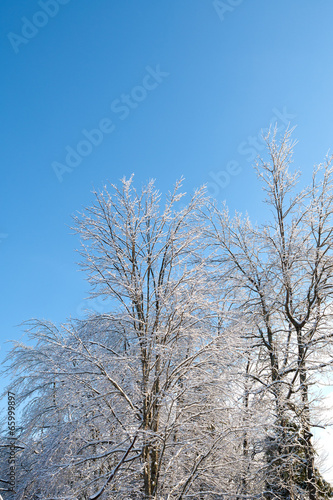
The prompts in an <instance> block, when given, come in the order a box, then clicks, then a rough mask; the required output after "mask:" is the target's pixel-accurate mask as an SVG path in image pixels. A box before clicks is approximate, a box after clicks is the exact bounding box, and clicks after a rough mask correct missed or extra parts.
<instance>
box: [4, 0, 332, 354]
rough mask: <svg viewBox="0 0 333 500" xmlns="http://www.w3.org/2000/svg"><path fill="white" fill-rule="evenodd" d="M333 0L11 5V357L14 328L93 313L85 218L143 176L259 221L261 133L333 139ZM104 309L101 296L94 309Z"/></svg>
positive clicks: (7, 33)
mask: <svg viewBox="0 0 333 500" xmlns="http://www.w3.org/2000/svg"><path fill="white" fill-rule="evenodd" d="M332 19H333V3H332V2H331V1H330V0H326V1H325V0H316V1H313V0H293V1H292V2H291V1H290V0H279V1H277V2H272V1H270V2H269V1H267V0H225V1H223V0H218V1H215V2H214V1H213V0H168V1H167V2H161V1H159V2H156V1H153V0H140V1H138V0H122V1H114V0H113V1H112V0H94V1H91V0H90V1H89V0H39V1H38V0H15V1H13V0H1V3H0V30H1V39H0V40H1V41H0V44H1V60H2V68H3V69H2V77H1V81H0V85H1V92H0V101H1V113H2V114H1V117H2V120H1V124H0V127H1V130H0V137H1V142H2V147H1V156H2V161H1V182H0V193H1V194H0V200H1V211H0V215H1V218H0V254H1V259H0V265H1V279H2V299H1V330H0V341H1V351H0V360H1V359H3V357H4V355H5V353H6V351H7V350H8V344H6V343H5V341H6V340H8V339H13V338H15V339H18V338H20V337H21V335H22V328H20V327H17V326H15V325H18V324H20V323H21V322H22V321H24V320H26V319H29V318H32V317H38V318H47V319H50V320H54V321H62V320H64V319H65V318H66V317H68V316H69V315H72V316H78V315H82V310H83V308H84V302H83V299H84V298H85V297H86V296H87V294H88V284H87V282H86V281H85V280H84V276H83V274H82V273H81V272H79V271H78V267H77V265H76V262H77V261H78V255H77V254H76V253H75V251H74V249H75V248H78V247H79V243H78V239H77V237H76V236H74V235H73V234H72V233H71V231H70V229H69V226H70V225H71V214H73V213H74V212H75V211H76V210H80V209H81V207H82V206H87V205H89V204H90V203H91V202H92V199H93V197H92V194H91V190H92V188H93V187H95V188H101V187H102V186H103V184H104V183H105V181H107V180H109V181H111V182H113V183H116V182H117V181H118V180H119V179H120V178H121V177H123V176H124V175H126V176H129V175H130V174H131V173H132V172H134V173H135V179H136V182H137V183H138V184H141V183H142V182H144V181H146V180H147V179H149V178H151V177H153V178H156V180H157V186H158V187H159V188H160V189H161V191H166V190H168V189H170V188H171V187H172V185H173V183H174V182H175V180H176V179H178V178H179V177H180V176H181V175H184V176H185V178H186V182H185V189H186V190H187V191H191V190H192V189H193V188H194V187H197V186H199V185H201V184H203V183H208V187H209V191H210V193H211V194H212V195H213V196H215V197H216V198H217V199H219V200H223V199H226V200H227V202H228V204H229V205H230V207H231V208H232V209H235V208H238V209H239V210H241V211H246V210H248V211H249V213H250V215H253V217H260V215H261V213H262V208H261V207H260V205H259V201H260V199H261V192H260V188H259V187H258V182H257V180H256V176H255V174H254V172H253V169H252V166H251V161H252V159H253V157H254V156H255V155H256V153H257V152H258V151H260V149H261V148H262V144H261V143H260V141H258V135H260V131H261V129H264V128H266V127H268V126H269V124H270V123H271V124H277V126H278V127H279V128H280V130H283V129H284V128H285V127H286V125H287V123H288V122H290V123H291V125H297V129H296V131H295V133H294V136H295V138H297V139H298V140H299V144H298V146H297V147H296V155H295V165H296V166H297V167H299V168H301V170H302V171H303V173H304V177H305V179H307V178H309V176H310V173H311V169H312V165H313V163H315V162H320V161H321V160H322V159H323V157H324V156H325V154H326V153H327V151H328V150H329V148H332V147H333V118H332V117H333V99H332V92H333V90H332V89H333V70H332V60H333V59H332V52H333V33H332ZM93 307H94V308H95V309H96V310H103V307H104V306H103V304H101V303H98V301H97V302H95V304H94V305H93Z"/></svg>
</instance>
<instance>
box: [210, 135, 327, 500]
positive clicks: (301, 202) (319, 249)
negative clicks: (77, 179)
mask: <svg viewBox="0 0 333 500" xmlns="http://www.w3.org/2000/svg"><path fill="white" fill-rule="evenodd" d="M290 134H291V132H290V131H287V132H286V134H285V136H284V137H283V138H282V140H281V142H280V143H279V142H278V141H277V139H276V136H275V134H273V135H272V134H269V135H268V136H267V137H266V142H267V149H268V159H267V160H265V159H263V160H259V161H258V164H257V172H258V176H259V179H260V180H261V181H262V183H263V189H264V191H265V192H266V199H265V202H266V204H267V205H268V208H269V210H270V212H271V214H272V217H271V219H270V220H269V221H268V222H264V223H262V224H260V225H253V224H251V222H250V219H249V218H248V217H245V218H242V216H241V215H240V214H236V215H235V217H230V215H229V212H228V209H227V207H224V208H223V209H222V210H219V209H218V208H216V207H215V209H214V210H213V211H212V210H211V211H210V212H209V215H208V218H209V220H210V222H211V229H210V230H208V231H207V237H208V238H210V241H211V245H212V247H213V248H214V252H215V253H214V262H215V263H216V262H218V264H219V274H220V276H221V277H222V278H223V286H224V287H226V286H227V287H229V289H230V296H232V295H233V296H235V294H236V293H237V300H236V301H234V303H233V304H232V307H234V308H235V309H237V310H241V311H242V313H243V314H244V315H245V317H247V318H248V325H249V328H248V335H247V336H248V339H249V340H251V341H252V347H251V350H252V352H253V353H254V352H255V353H256V356H257V359H258V362H259V366H258V365H257V368H256V372H255V373H249V376H250V377H252V379H253V380H255V381H256V382H257V383H258V385H259V387H261V388H262V390H264V391H265V392H266V394H267V395H269V396H270V397H271V400H272V402H273V403H274V405H273V406H271V419H270V425H269V427H270V432H272V430H273V436H271V437H270V438H267V439H266V446H267V447H268V448H267V451H266V459H268V462H269V463H268V466H267V468H266V471H265V473H266V490H267V491H266V493H265V498H298V497H297V494H298V495H299V494H300V493H299V490H302V491H305V492H306V493H307V495H308V498H309V500H315V499H316V498H319V497H320V496H321V494H323V495H325V494H326V493H327V491H326V492H321V491H320V485H319V483H320V481H319V480H318V473H317V472H316V470H315V465H314V458H315V452H314V447H313V443H312V432H311V428H312V426H313V425H315V423H316V422H315V421H314V420H313V418H312V410H313V405H312V402H311V394H310V388H311V385H312V384H313V383H314V382H315V380H316V379H318V374H320V371H321V369H322V368H323V367H324V366H328V365H329V364H330V361H329V357H328V356H327V348H328V347H329V346H330V343H331V338H332V335H331V333H330V331H329V329H328V325H329V324H330V321H331V311H332V264H333V260H332V256H333V254H332V249H333V246H332V236H333V230H332V226H333V224H332V223H333V220H332V214H333V196H332V180H333V179H332V176H333V168H332V166H331V163H332V157H329V158H327V159H326V161H325V163H324V164H323V165H320V166H319V167H316V168H315V169H314V172H313V182H312V185H311V186H309V187H308V188H305V189H303V190H300V191H296V185H297V182H298V180H299V173H298V172H296V173H291V171H290V163H291V161H292V151H293V146H294V143H293V142H292V141H291V137H290ZM212 212H214V213H213V215H212ZM325 352H326V354H325ZM252 358H253V354H252ZM258 368H259V371H258ZM269 408H270V404H269V402H268V401H267V402H266V409H269ZM274 429H275V430H274ZM296 449H297V450H298V451H297V452H295V450H296ZM273 450H274V451H273ZM287 470H288V471H289V472H286V471H287ZM300 471H302V472H300ZM300 475H302V480H300V479H299V477H298V476H300ZM301 483H302V484H301ZM295 491H298V493H297V494H296V493H295ZM293 495H296V496H293Z"/></svg>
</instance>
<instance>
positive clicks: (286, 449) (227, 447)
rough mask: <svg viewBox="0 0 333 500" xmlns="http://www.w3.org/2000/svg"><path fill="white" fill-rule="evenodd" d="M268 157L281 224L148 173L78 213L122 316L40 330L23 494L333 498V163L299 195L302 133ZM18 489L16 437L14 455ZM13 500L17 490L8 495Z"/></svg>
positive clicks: (15, 367)
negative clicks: (331, 459)
mask: <svg viewBox="0 0 333 500" xmlns="http://www.w3.org/2000/svg"><path fill="white" fill-rule="evenodd" d="M266 142H267V152H268V154H267V158H266V159H260V160H259V161H258V163H257V171H258V177H259V179H260V181H261V182H262V185H263V189H264V191H265V193H266V199H265V203H266V204H267V205H268V207H269V211H268V212H267V213H268V217H269V219H268V221H267V222H265V223H262V224H260V225H258V224H252V223H251V221H250V220H249V218H248V217H243V216H242V215H241V214H238V213H236V214H235V215H234V216H230V214H229V211H228V209H227V207H226V206H225V205H223V206H222V208H220V207H219V206H218V204H217V203H215V202H214V201H212V200H211V199H209V198H208V197H207V196H206V195H205V191H204V189H200V190H198V191H197V192H195V193H194V195H193V196H192V197H191V198H190V199H189V201H188V202H187V204H183V201H184V199H185V198H184V197H185V195H184V194H182V193H181V192H180V189H181V182H178V183H177V184H176V186H175V189H174V191H173V192H171V193H169V195H168V196H167V197H166V198H165V200H164V201H163V200H162V198H161V195H160V194H159V193H158V192H157V191H156V189H155V187H154V183H153V182H150V183H149V184H148V185H147V186H145V187H143V188H142V190H141V191H140V192H137V191H136V190H135V188H134V185H133V179H132V178H131V179H129V180H126V179H123V180H122V183H121V186H120V187H117V186H113V185H112V186H111V187H110V188H108V189H107V188H105V190H104V191H103V192H101V193H95V200H96V201H95V204H94V205H93V206H92V207H90V208H88V209H86V210H85V211H84V212H83V213H82V214H79V215H78V216H77V217H75V228H76V230H77V232H78V233H79V235H80V237H81V241H82V256H83V259H82V266H83V268H84V270H85V271H86V273H87V276H88V280H89V282H90V284H91V290H92V296H94V297H97V296H98V297H102V298H105V299H107V300H108V303H110V304H111V305H112V306H111V307H110V311H109V312H108V313H104V314H94V315H90V316H88V317H87V318H85V319H84V320H71V321H68V322H67V323H65V324H63V325H61V326H60V327H57V326H56V325H54V324H51V323H49V322H46V321H41V320H34V321H30V322H29V323H28V324H27V330H28V332H29V335H30V337H31V342H30V343H29V345H24V344H22V343H19V342H16V343H15V345H14V347H13V349H12V351H11V352H10V353H9V355H8V357H7V360H6V363H7V368H6V370H7V371H8V372H10V374H11V376H12V383H11V385H10V390H11V391H14V392H15V394H16V395H17V396H16V397H17V400H18V403H19V404H20V407H21V408H22V410H21V411H22V415H21V419H20V428H19V430H18V439H17V449H16V451H17V453H16V467H17V481H16V490H15V493H10V492H7V493H6V494H7V495H8V498H11V496H10V495H15V496H12V498H15V499H16V500H25V499H29V500H30V499H32V500H60V499H61V500H97V499H100V500H107V499H114V500H135V499H136V500H139V499H147V500H185V499H207V500H222V499H223V500H225V499H237V500H241V499H253V500H254V499H258V500H259V499H262V500H264V499H267V500H278V499H286V500H288V499H290V500H292V499H294V500H319V499H325V498H332V497H333V488H332V487H331V486H330V485H329V484H328V483H327V482H326V481H325V480H324V479H323V477H322V476H321V474H320V472H319V470H318V464H317V463H316V460H317V459H316V450H315V444H314V441H313V429H314V428H315V426H319V425H324V422H323V421H322V417H321V415H320V412H319V409H320V408H319V405H318V404H317V402H316V400H315V396H316V391H315V390H314V388H316V387H317V386H318V384H319V382H320V381H321V380H322V377H323V375H324V374H325V373H327V374H329V373H330V369H331V363H332V362H331V360H332V337H333V334H332V333H331V324H332V318H331V315H332V312H333V310H332V293H333V288H332V287H333V278H332V267H333V252H332V249H333V228H332V227H333V220H332V219H333V193H332V185H333V179H332V177H333V167H332V166H331V162H332V158H326V161H325V163H324V164H322V165H319V166H318V167H316V168H315V169H314V171H313V180H312V184H311V185H310V186H309V187H307V188H304V189H303V190H300V191H298V190H297V186H298V181H299V174H298V173H292V172H291V169H290V163H291V158H292V150H293V146H294V144H293V142H292V141H291V138H290V132H287V133H286V134H285V136H284V137H283V138H282V139H281V141H280V142H278V141H277V139H276V137H275V135H274V134H271V135H269V136H268V137H267V138H266ZM0 453H1V458H2V465H1V470H0V491H1V490H2V491H4V492H6V490H7V489H8V488H7V486H6V484H7V483H6V474H8V470H7V469H8V460H7V458H6V457H7V456H8V445H7V441H6V430H5V431H4V433H3V440H2V445H1V448H0ZM6 498H7V497H6Z"/></svg>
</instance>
